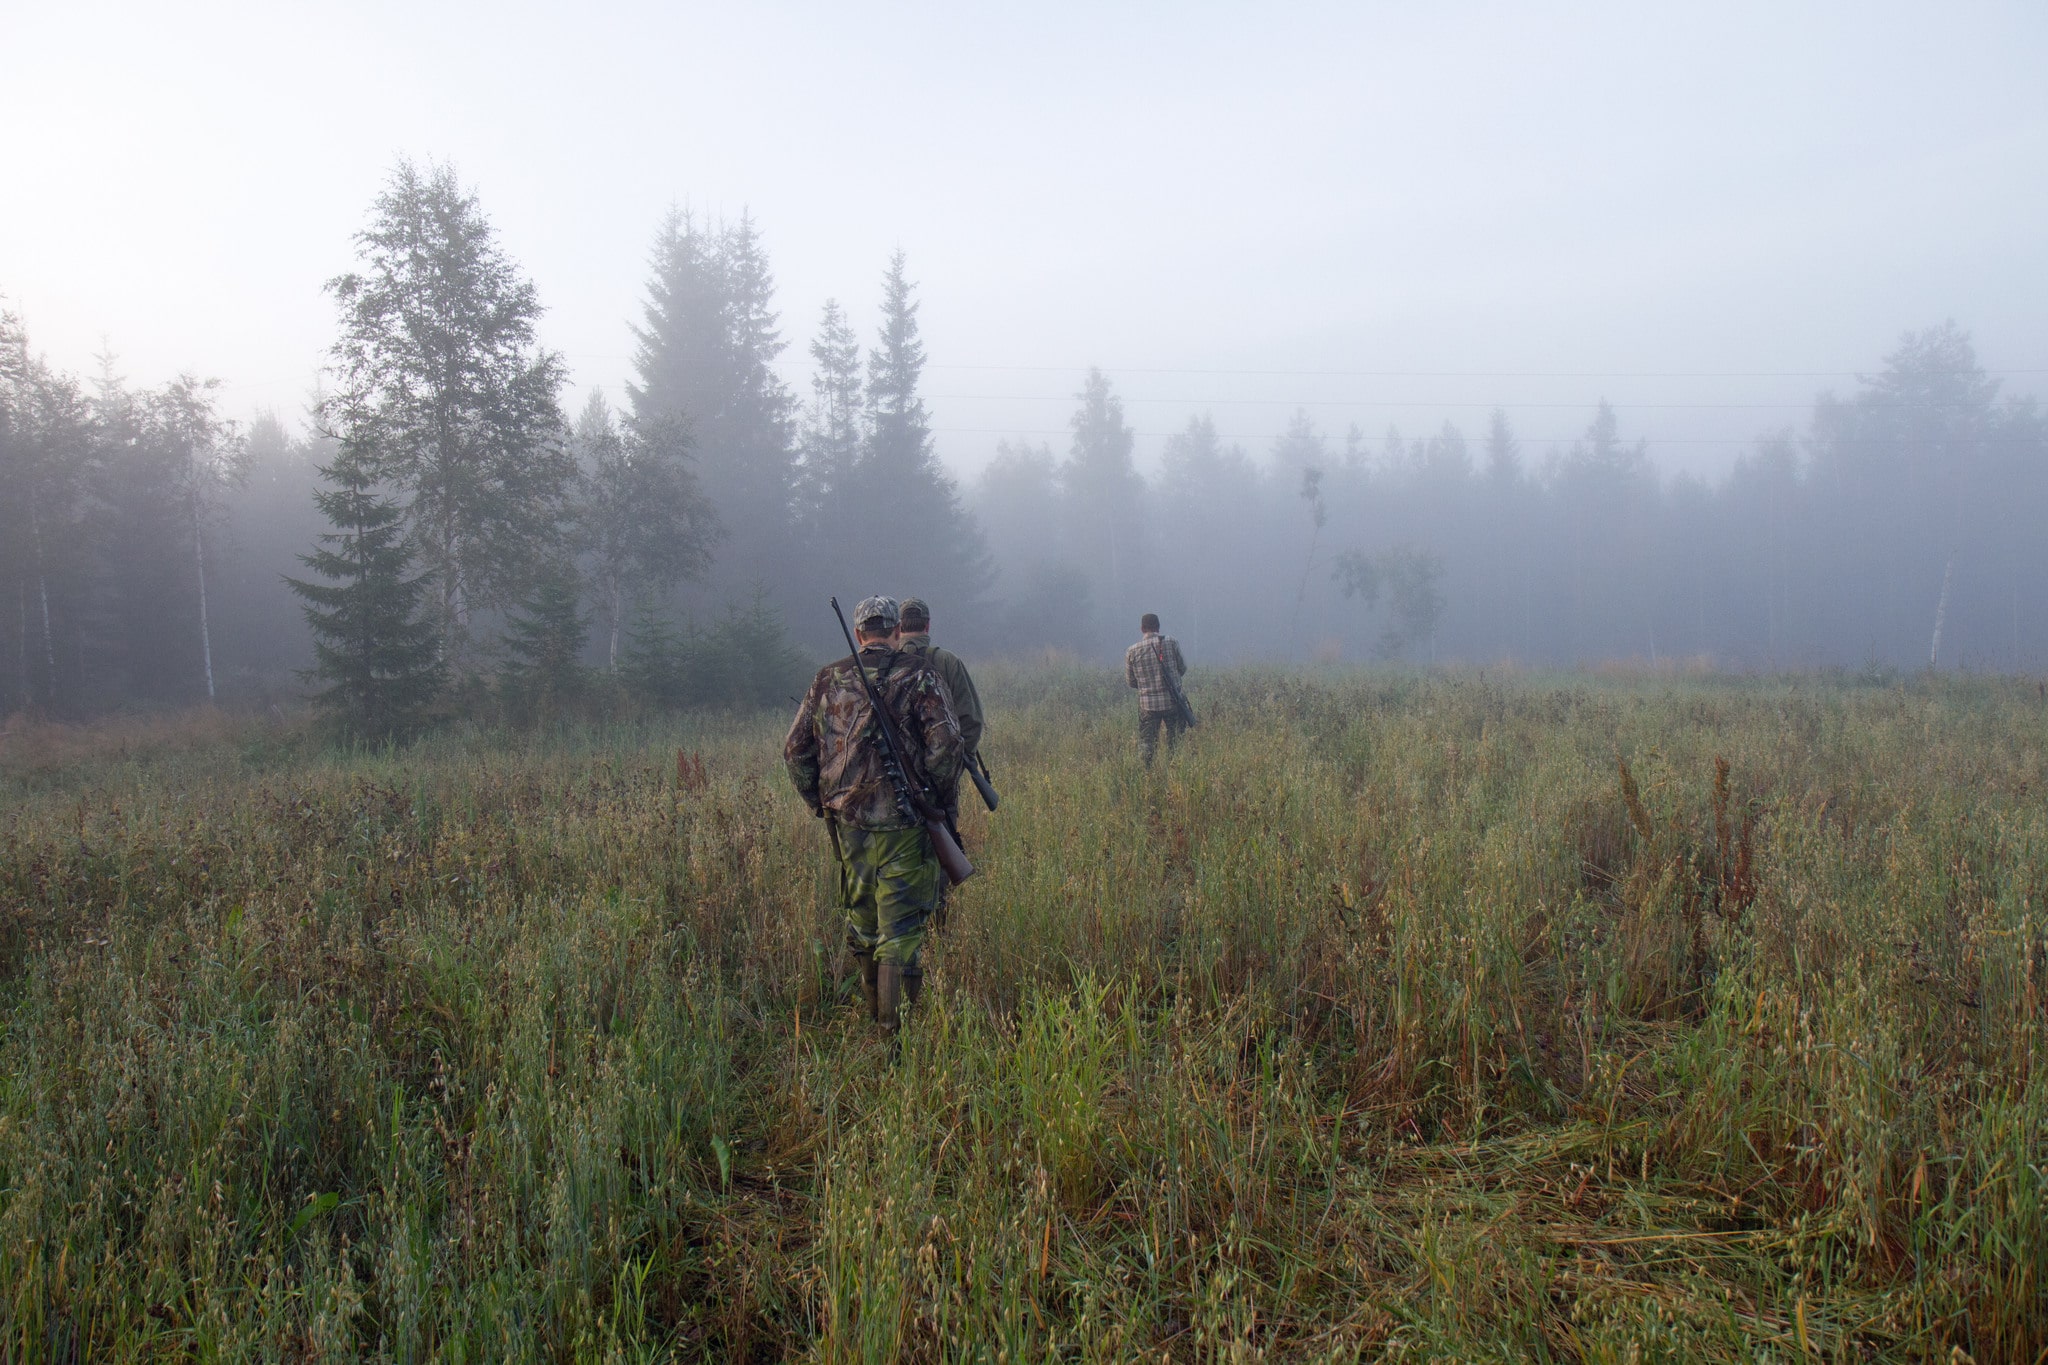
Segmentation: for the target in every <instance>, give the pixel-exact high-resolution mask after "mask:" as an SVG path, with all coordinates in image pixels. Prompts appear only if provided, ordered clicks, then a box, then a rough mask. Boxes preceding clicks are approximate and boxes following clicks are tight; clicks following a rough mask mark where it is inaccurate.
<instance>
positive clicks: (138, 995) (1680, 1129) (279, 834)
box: [0, 670, 2048, 1362]
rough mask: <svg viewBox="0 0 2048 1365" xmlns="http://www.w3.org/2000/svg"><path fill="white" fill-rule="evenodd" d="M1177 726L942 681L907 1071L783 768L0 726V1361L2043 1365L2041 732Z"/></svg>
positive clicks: (749, 742)
mask: <svg viewBox="0 0 2048 1365" xmlns="http://www.w3.org/2000/svg"><path fill="white" fill-rule="evenodd" d="M1193 681H1194V683H1195V687H1194V694H1195V700H1196V702H1197V704H1198V705H1199V706H1201V707H1202V708H1203V710H1204V712H1205V719H1206V721H1207V723H1206V724H1205V725H1204V726H1203V728H1202V729H1201V730H1200V731H1199V732H1198V733H1197V734H1196V736H1195V737H1194V740H1193V742H1192V744H1190V745H1189V746H1187V747H1185V748H1184V749H1183V750H1182V752H1181V753H1180V754H1179V755H1177V756H1176V758H1175V760H1174V761H1173V762H1172V763H1171V764H1168V765H1165V766H1164V767H1163V768H1162V770H1160V771H1156V772H1154V773H1151V774H1147V773H1146V772H1145V771H1144V769H1142V768H1141V767H1140V766H1139V765H1138V763H1137V761H1136V757H1135V745H1134V742H1133V736H1132V730H1133V725H1132V723H1131V722H1132V707H1131V703H1130V700H1129V693H1128V692H1126V691H1125V690H1124V689H1123V688H1122V687H1121V686H1120V685H1115V684H1120V679H1112V678H1109V677H1106V676H1096V675H1091V674H1082V673H1078V672H1061V671H1057V670H1041V671H1037V672H1032V673H1003V672H1000V671H992V672H991V673H990V675H989V676H988V677H987V678H986V679H985V681H984V694H985V695H986V696H988V697H989V699H990V702H991V711H992V715H991V730H990V734H991V738H990V740H989V742H988V753H989V755H990V758H991V760H992V762H993V764H994V766H995V769H996V776H997V779H998V782H999V783H1000V785H1001V786H1002V789H1003V793H1004V804H1003V807H1002V811H1001V813H1000V814H999V815H998V816H995V817H987V816H984V815H982V814H981V813H980V812H979V811H978V809H977V810H976V811H974V812H973V813H972V814H971V816H970V819H969V823H968V835H969V839H970V848H971V851H972V852H973V854H974V855H975V857H976V858H977V860H978V861H979V862H980V864H981V866H982V868H983V873H982V875H981V876H980V877H978V878H977V879H975V880H974V881H973V882H971V883H969V884H968V885H967V887H965V888H964V889H963V890H962V892H961V893H960V894H959V896H958V900H957V908H956V910H955V912H954V916H953V920H952V923H951V925H950V926H949V928H948V930H947V932H946V933H945V935H944V936H943V937H942V938H941V939H940V940H939V941H938V942H937V943H936V944H935V945H934V946H933V947H932V948H930V949H928V952H927V962H928V967H929V971H930V981H931V986H930V989H929V991H928V993H927V995H926V999H925V1004H924V1008H923V1010H922V1013H921V1014H920V1015H918V1016H917V1017H915V1018H914V1019H913V1020H912V1021H911V1022H910V1024H909V1025H908V1026H907V1028H906V1043H905V1049H904V1055H903V1057H902V1059H901V1061H900V1062H899V1063H896V1064H893V1065H892V1064H891V1062H890V1061H889V1059H888V1058H887V1056H886V1055H885V1053H884V1051H883V1049H882V1048H881V1047H880V1045H879V1044H878V1043H877V1042H876V1041H875V1039H874V1038H873V1036H872V1033H871V1029H870V1026H869V1025H867V1024H866V1022H865V1020H862V1019H857V1018H856V1010H855V1007H854V1003H853V1001H854V998H855V995H856V993H855V992H853V991H852V990H851V983H850V982H849V981H848V979H847V974H846V969H845V963H844V961H843V960H842V956H841V953H840V951H839V947H838V944H839V932H838V929H837V924H836V920H835V917H834V915H833V912H832V908H831V905H830V903H829V897H828V879H827V852H826V846H825V840H824V831H823V829H822V828H821V827H820V826H819V825H818V824H816V823H814V822H813V821H812V820H811V819H810V818H809V816H808V815H807V813H806V812H805V811H804V809H803V807H802V805H801V804H800V803H799V802H798V801H797V799H796V797H795V796H794V795H793V794H792V793H791V792H790V791H789V789H788V785H787V782H786V780H785V779H784V777H783V775H782V772H781V766H780V761H779V755H778V744H779V740H780V736H781V731H782V728H783V725H784V723H785V721H786V717H784V716H781V715H770V716H760V717H739V718H731V717H726V718H709V717H706V718H696V719H690V720H683V721H673V722H662V723H654V724H649V725H646V726H642V727H614V728H611V729H606V730H589V731H577V732H573V733H562V734H558V735H552V736H547V737H527V738H507V737H503V736H485V735H453V734H451V735H444V736H441V737H439V738H436V739H434V740H431V741H429V742H426V743H423V744H421V745H419V746H417V747H415V748H413V749H410V750H406V751H401V752H396V753H377V754H356V755H347V754H337V753H334V752H331V751H323V750H321V749H319V748H318V747H317V746H316V745H315V744H314V743H313V742H312V741H311V740H310V739H309V738H307V737H306V736H304V735H302V734H299V733H297V732H296V731H294V730H292V729H290V728H289V727H284V726H279V725H273V724H265V723H259V722H255V721H249V722H242V721H225V720H220V719H209V720H206V721H205V722H204V723H203V724H202V723H196V722H195V723H194V724H193V725H186V726H179V725H170V724H157V725H155V726H145V725H141V724H139V723H138V724H135V725H131V726H127V727H122V726H110V727H107V728H104V729H101V730H98V731H94V732H56V731H37V730H27V731H18V732H17V733H16V734H15V735H14V736H13V737H12V738H11V739H10V740H9V741H8V744H9V745H10V746H11V747H7V748H0V839H4V843H0V990H4V992H5V1005H6V1014H5V1020H6V1022H5V1034H4V1039H0V1085H4V1092H0V1326H4V1337H5V1342H6V1345H5V1347H4V1351H5V1353H6V1356H7V1358H10V1359H18V1360H66V1359H94V1360H98V1359H119V1358H164V1359H171V1358H177V1359H186V1358H193V1359H212V1358H216V1357H226V1358H250V1357H264V1358H283V1359H305V1358H315V1357H317V1358H323V1359H325V1358H338V1357H364V1358H371V1357H375V1358H386V1359H394V1360H423V1359H428V1358H437V1359H446V1360H498V1359H558V1360H567V1359H593V1360H594V1359H613V1358H619V1359H666V1358H672V1357H676V1358H685V1359H712V1360H771V1359H783V1358H808V1359H817V1360H829V1361H852V1360H860V1361H895V1360H919V1361H923V1360H932V1361H937V1360H990V1361H994V1360H1010V1361H1036V1360H1045V1359H1062V1360H1076V1361H1080V1360H1087V1361H1108V1360H1134V1359H1146V1358H1149V1359H1172V1360H1214V1361H1239V1360H1257V1359H1272V1360H1325V1359H1327V1360H1350V1359H1359V1358H1366V1359H1378V1358H1402V1359H1442V1358H1465V1359H1522V1358H1529V1359H1546V1358H1547V1359H1561V1360H1602V1361H1606V1360H1612V1361H1651V1360H1696V1359H1757V1360H1762V1359H1776V1360H1796V1359H1805V1358H1808V1357H1812V1358H1816V1359H1825V1360H1864V1359H1906V1360H1939V1361H1948V1360H1951V1359H1961V1358H1963V1357H1962V1356H1959V1355H1955V1354H1954V1353H1955V1352H1956V1351H1958V1350H1960V1351H1961V1352H1963V1353H1966V1354H1967V1355H1969V1356H1972V1357H1974V1358H1975V1359H1976V1360H1979V1361H1985V1362H1989V1361H1994V1360H1999V1361H2011V1360H2017V1361H2034V1360H2037V1359H2038V1358H2040V1356H2041V1354H2042V1353H2043V1352H2044V1351H2048V1176H2044V1167H2048V1078H2044V1076H2043V1075H2042V1074H2041V1073H2040V1072H2039V1071H2037V1068H2036V1065H2035V1063H2036V1058H2037V1054H2038V1050H2039V1048H2040V1045H2041V1031H2042V1025H2043V1022H2044V1017H2048V1016H2044V1009H2048V806H2044V802H2043V794H2044V790H2048V697H2044V696H2043V694H2042V689H2041V687H2040V686H2039V685H2038V684H2036V683H2035V682H2033V681H2031V680H2027V681H2019V680H2004V681H2000V680H1989V679H1953V678H1951V679H1946V680H1930V681H1910V682H1906V683H1904V684H1899V683H1893V684H1890V685H1875V684H1872V685H1860V686H1859V685H1856V684H1854V683H1852V682H1849V681H1840V680H1838V681H1835V682H1832V683H1830V682H1822V681H1817V680H1813V679H1805V680H1712V679H1686V680H1681V681H1655V680H1640V679H1639V680H1629V679H1620V678H1602V679H1561V680H1544V679H1525V678H1515V677H1500V676H1496V675H1492V674H1488V675H1477V674H1470V675H1457V676H1441V677H1422V676H1399V675H1383V674H1364V675H1360V674H1348V675H1339V674H1332V675H1329V676H1316V675H1281V674H1265V673H1253V672H1239V673H1230V674H1221V675H1218V674H1209V675H1207V676H1203V675H1200V674H1198V675H1197V676H1196V678H1195V679H1194V680H1193ZM679 749H680V751H681V752H682V753H683V754H685V755H687V756H688V759H687V761H685V762H683V763H680V764H679V762H678V757H677V755H678V751H679Z"/></svg>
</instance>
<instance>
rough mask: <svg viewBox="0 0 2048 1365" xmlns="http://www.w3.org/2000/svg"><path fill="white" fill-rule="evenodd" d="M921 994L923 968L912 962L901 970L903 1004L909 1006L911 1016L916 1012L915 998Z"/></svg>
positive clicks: (922, 990) (922, 992)
mask: <svg viewBox="0 0 2048 1365" xmlns="http://www.w3.org/2000/svg"><path fill="white" fill-rule="evenodd" d="M923 994H924V968H923V967H922V966H920V965H919V964H918V963H915V962H913V963H911V964H910V965H909V966H908V967H905V968H904V969H903V1003H904V1004H906V1005H909V1006H910V1008H911V1012H912V1013H913V1014H914V1013H916V1012H917V998H918V997H919V996H921V995H923Z"/></svg>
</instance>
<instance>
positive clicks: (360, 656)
mask: <svg viewBox="0 0 2048 1365" xmlns="http://www.w3.org/2000/svg"><path fill="white" fill-rule="evenodd" d="M320 474H321V477H322V478H323V479H324V480H325V481H326V483H327V485H328V486H327V487H325V488H322V489H320V490H318V491H317V492H315V493H314V494H313V501H314V502H315V503H316V504H317V505H318V506H319V508H320V511H321V513H322V514H323V515H325V516H326V518H327V520H328V522H329V523H331V524H332V525H333V526H334V528H335V529H334V530H333V531H330V532H327V533H325V534H323V535H322V536H321V537H320V540H321V544H322V546H323V548H321V549H318V550H315V551H314V552H313V553H311V554H307V555H300V556H299V560H300V562H301V563H303V564H304V565H305V566H306V567H307V568H309V569H311V570H312V571H313V572H314V573H316V574H318V575H319V576H320V577H322V578H325V579H328V580H331V581H330V582H327V583H308V582H304V581H302V580H300V579H296V578H290V577H287V578H286V579H285V582H286V583H288V584H289V585H290V586H291V590H292V591H293V592H294V593H296V594H298V596H299V597H300V598H301V599H302V600H303V601H304V602H305V607H304V611H305V616H306V624H307V625H308V626H309V627H311V628H312V632H313V657H314V666H313V667H312V668H311V669H310V670H308V671H307V672H306V674H305V675H304V676H306V678H307V679H308V680H309V681H315V680H317V681H321V682H324V683H326V684H327V686H326V687H325V688H324V689H323V690H321V691H320V692H319V693H318V694H316V695H315V697H314V701H315V702H316V703H317V704H318V705H319V706H320V707H321V708H322V709H323V710H326V711H327V712H329V713H330V714H332V715H333V716H334V717H335V718H336V719H337V720H338V721H339V722H340V723H341V725H342V726H343V728H344V729H345V730H347V731H348V732H349V733H351V734H355V735H359V736H364V737H369V738H382V737H386V736H390V735H394V734H400V733H403V732H405V731H406V730H409V729H411V728H412V727H413V726H414V725H416V724H417V723H418V721H419V719H420V717H421V716H422V714H423V712H424V711H425V709H426V707H427V706H428V704H429V703H430V702H432V701H433V699H434V697H435V696H436V694H438V693H439V692H440V690H441V686H442V683H443V681H444V677H445V675H444V671H443V669H442V666H441V659H440V637H439V634H438V632H437V631H436V630H435V628H434V624H433V623H432V622H431V621H428V620H424V619H422V616H421V609H422V607H424V606H425V605H426V603H427V599H428V594H429V580H428V578H427V576H426V575H425V574H414V573H412V572H411V569H412V553H411V551H410V550H409V549H408V548H407V546H406V542H405V539H404V526H403V522H404V512H403V511H402V509H401V508H400V507H399V506H398V504H397V503H396V502H394V501H392V500H391V499H390V498H388V497H385V496H384V495H382V494H381V493H380V492H379V491H378V489H377V480H376V477H375V476H374V475H373V474H372V472H371V468H370V462H369V461H368V460H367V459H365V458H364V455H363V452H362V451H361V450H360V449H359V448H356V447H353V446H343V447H342V448H341V450H340V452H339V453H338V454H337V455H336V456H335V458H334V460H333V461H332V462H331V463H329V464H326V465H322V466H321V467H320Z"/></svg>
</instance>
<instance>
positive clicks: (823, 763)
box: [782, 645, 961, 829]
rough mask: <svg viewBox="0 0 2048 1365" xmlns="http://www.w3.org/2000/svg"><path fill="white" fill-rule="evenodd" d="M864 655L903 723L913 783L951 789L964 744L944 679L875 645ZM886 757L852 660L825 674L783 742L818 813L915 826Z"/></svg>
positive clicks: (793, 776) (899, 726) (866, 824)
mask: <svg viewBox="0 0 2048 1365" xmlns="http://www.w3.org/2000/svg"><path fill="white" fill-rule="evenodd" d="M860 658H861V662H862V663H864V664H866V665H867V669H868V675H869V676H870V677H872V678H873V679H874V680H875V684H876V686H877V687H878V688H879V689H880V690H881V693H882V702H883V704H884V705H885V706H887V707H888V708H889V714H890V715H891V716H892V717H893V718H894V719H895V721H896V732H897V735H898V736H899V737H900V738H901V739H902V741H903V746H904V749H905V751H906V752H905V754H904V759H905V761H906V762H907V763H908V764H909V766H910V773H909V774H908V775H909V777H910V780H911V782H912V783H914V784H916V785H919V786H922V787H925V788H928V789H930V790H931V791H932V792H933V793H934V794H935V795H936V794H937V793H939V792H943V791H946V790H948V789H950V788H951V787H952V785H953V783H955V782H956V781H958V780H959V777H960V762H961V745H960V727H959V724H958V722H956V721H955V720H954V719H953V703H952V699H951V698H950V697H948V696H947V695H946V683H945V680H944V679H943V678H941V677H940V676H939V673H938V671H937V670H936V669H934V668H933V667H932V665H931V661H930V660H928V659H925V658H923V657H922V656H920V655H916V654H909V653H903V652H900V651H897V650H894V649H891V648H889V647H888V646H887V645H868V646H866V647H864V648H863V649H862V650H861V652H860ZM887 753H888V750H887V749H886V748H885V747H884V745H883V741H882V735H881V731H880V730H879V729H878V728H877V727H876V725H875V716H874V711H873V708H872V707H870V706H869V704H868V695H867V691H866V689H865V688H863V687H862V686H861V681H860V677H859V675H858V674H857V673H855V671H854V666H853V660H852V659H851V658H850V657H849V658H845V659H841V660H839V661H838V662H837V663H830V664H826V665H825V666H824V667H823V668H821V669H819V670H818V676H817V677H816V678H814V679H812V681H811V690H810V691H809V692H806V693H805V694H804V700H803V704H802V705H801V706H799V707H798V708H797V713H796V720H795V721H794V722H793V723H792V724H791V725H790V727H789V737H788V738H787V739H785V740H784V741H783V742H782V761H783V762H784V763H785V764H787V765H788V767H789V780H790V781H791V782H794V783H795V784H796V789H797V793H798V794H799V795H801V796H802V797H803V798H804V801H805V802H806V803H807V804H808V805H809V806H810V807H811V809H812V810H814V811H819V812H821V813H822V812H830V813H831V814H832V815H833V816H834V817H835V818H836V819H838V820H840V821H841V822H843V823H845V824H849V825H857V826H859V827H860V828H862V829H906V828H909V827H910V826H912V825H915V824H916V823H918V822H917V821H916V820H915V819H913V818H911V817H909V816H906V815H904V813H903V812H902V810H901V809H900V808H899V807H898V806H897V804H896V792H895V789H894V787H893V786H892V785H891V784H890V782H889V774H888V771H887V769H886V768H884V767H883V760H884V758H885V757H886V755H887Z"/></svg>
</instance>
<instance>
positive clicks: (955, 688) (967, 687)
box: [896, 597, 981, 763]
mask: <svg viewBox="0 0 2048 1365" xmlns="http://www.w3.org/2000/svg"><path fill="white" fill-rule="evenodd" d="M900 610H901V611H902V616H901V617H900V618H899V621H900V624H899V625H898V626H897V627H896V647H897V648H898V649H901V650H904V651H907V652H908V653H911V654H922V655H923V656H924V657H925V658H927V659H929V660H931V665H932V667H933V668H934V669H936V670H938V674H939V676H940V677H941V678H944V679H945V680H946V693H947V695H948V696H950V697H951V698H952V701H953V719H954V720H956V721H958V722H959V724H960V745H961V748H962V749H963V750H964V751H965V753H966V757H967V762H969V763H972V762H973V761H974V756H975V754H976V753H978V752H980V749H981V697H980V696H979V695H978V694H976V692H975V690H974V679H972V678H970V677H968V676H967V665H966V664H963V663H961V662H960V656H959V655H958V654H955V653H954V652H953V651H952V650H950V649H944V648H941V647H940V646H938V645H935V644H933V643H932V609H931V608H930V607H928V606H926V605H925V602H924V599H923V598H921V597H906V598H904V599H903V605H902V607H901V609H900Z"/></svg>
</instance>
